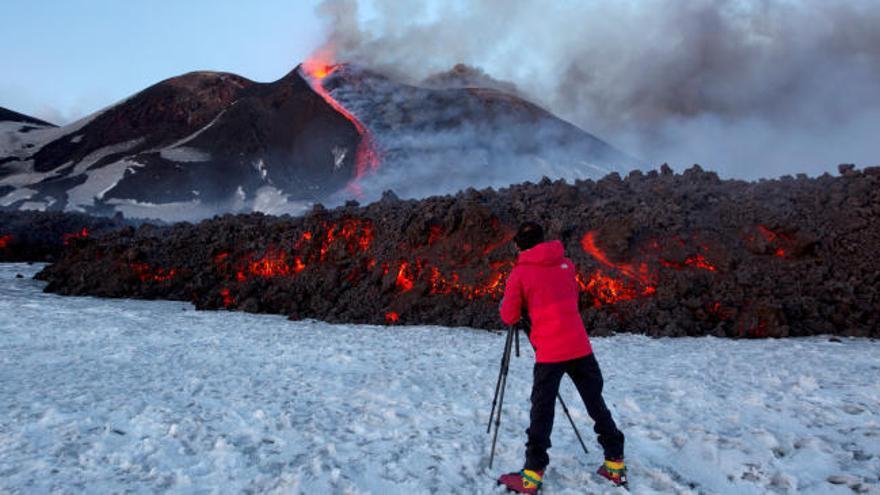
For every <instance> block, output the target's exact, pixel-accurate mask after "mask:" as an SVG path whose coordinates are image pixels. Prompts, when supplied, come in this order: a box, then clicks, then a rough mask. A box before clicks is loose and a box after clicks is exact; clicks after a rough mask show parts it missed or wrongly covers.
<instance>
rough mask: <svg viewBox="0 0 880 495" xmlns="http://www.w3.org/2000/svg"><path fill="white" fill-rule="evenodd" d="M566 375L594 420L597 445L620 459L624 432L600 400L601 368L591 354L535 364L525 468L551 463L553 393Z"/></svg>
mask: <svg viewBox="0 0 880 495" xmlns="http://www.w3.org/2000/svg"><path fill="white" fill-rule="evenodd" d="M563 374H568V376H570V377H571V380H572V381H573V382H574V385H575V387H577V391H578V393H579V394H580V396H581V399H583V401H584V405H585V406H587V412H588V413H589V414H590V417H591V418H593V421H595V422H596V424H595V426H594V427H593V431H595V432H596V434H597V435H598V436H599V444H600V445H602V448H603V449H604V450H605V458H606V459H616V458H623V441H624V438H623V433H622V432H621V431H620V430H618V429H617V425H615V424H614V419H613V418H612V417H611V412H610V411H609V410H608V407H606V406H605V400H604V399H602V384H603V380H602V371H601V370H599V363H598V362H597V361H596V357H595V356H594V355H592V354H590V355H589V356H584V357H582V358H578V359H572V360H571V361H563V362H561V363H535V371H534V382H533V383H532V413H531V424H530V425H529V429H527V430H526V434H527V435H528V437H529V438H528V442H526V464H525V468H526V469H531V470H535V471H540V470H542V469H544V468H545V467H547V464H549V463H550V457H549V456H548V455H547V449H549V448H550V433H551V432H552V431H553V415H554V412H555V410H556V396H557V394H558V393H559V383H560V382H561V381H562V375H563Z"/></svg>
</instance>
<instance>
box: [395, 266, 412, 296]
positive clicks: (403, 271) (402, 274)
mask: <svg viewBox="0 0 880 495" xmlns="http://www.w3.org/2000/svg"><path fill="white" fill-rule="evenodd" d="M409 266H410V264H409V263H408V262H406V261H401V262H400V269H399V270H397V287H398V288H399V289H400V291H401V292H406V291H408V290H411V289H412V288H413V285H414V281H415V277H414V276H413V274H412V273H411V272H410V271H409V270H408V268H409Z"/></svg>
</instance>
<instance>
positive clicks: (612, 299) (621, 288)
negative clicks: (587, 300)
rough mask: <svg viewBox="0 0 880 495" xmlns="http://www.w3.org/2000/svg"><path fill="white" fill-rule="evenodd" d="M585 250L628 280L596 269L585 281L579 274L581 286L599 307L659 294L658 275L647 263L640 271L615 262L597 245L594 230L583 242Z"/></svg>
mask: <svg viewBox="0 0 880 495" xmlns="http://www.w3.org/2000/svg"><path fill="white" fill-rule="evenodd" d="M581 247H583V249H584V251H585V252H586V253H587V254H589V255H590V256H592V257H593V258H594V259H596V261H598V262H599V263H601V264H603V265H605V266H606V267H608V268H612V269H614V270H616V271H618V272H620V273H621V274H622V275H624V276H625V277H626V279H627V280H620V279H616V278H613V277H610V276H608V275H606V274H605V273H604V272H603V271H602V270H595V271H593V273H591V274H590V275H589V277H588V278H587V279H586V280H584V278H583V277H582V276H581V275H580V274H578V276H577V279H578V284H579V285H580V288H581V290H582V291H584V292H588V293H590V294H591V295H592V296H593V304H594V305H595V306H596V307H597V308H598V307H599V306H601V304H603V303H604V304H615V303H618V302H621V301H630V300H632V299H635V298H636V297H638V296H649V295H651V294H654V293H655V292H657V287H656V274H654V273H651V272H650V271H649V270H648V265H647V264H646V263H641V264H639V266H638V268H636V267H635V266H633V265H632V264H629V263H615V262H613V261H611V260H610V259H608V256H607V255H606V254H605V253H604V252H603V251H602V250H601V249H599V247H598V246H597V245H596V232H595V231H590V232H587V233H586V234H584V237H583V238H582V239H581Z"/></svg>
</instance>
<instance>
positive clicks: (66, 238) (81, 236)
mask: <svg viewBox="0 0 880 495" xmlns="http://www.w3.org/2000/svg"><path fill="white" fill-rule="evenodd" d="M88 236H89V229H87V228H85V227H83V228H82V230H80V231H79V232H73V233H69V234H64V235H63V236H62V237H61V239H62V241H63V242H64V245H65V246H69V245H70V242H71V241H72V240H73V239H85V238H87V237H88Z"/></svg>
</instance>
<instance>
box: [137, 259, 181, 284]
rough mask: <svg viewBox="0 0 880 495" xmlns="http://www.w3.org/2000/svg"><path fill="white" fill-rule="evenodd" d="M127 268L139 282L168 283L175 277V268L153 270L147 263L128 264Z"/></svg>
mask: <svg viewBox="0 0 880 495" xmlns="http://www.w3.org/2000/svg"><path fill="white" fill-rule="evenodd" d="M128 266H129V268H130V269H131V271H132V272H134V274H135V275H136V276H137V277H138V278H139V279H140V281H141V282H168V281H169V280H171V279H173V278H174V277H176V276H177V269H175V268H171V269H169V270H166V269H164V268H153V267H152V266H150V265H149V264H147V263H129V265H128Z"/></svg>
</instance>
